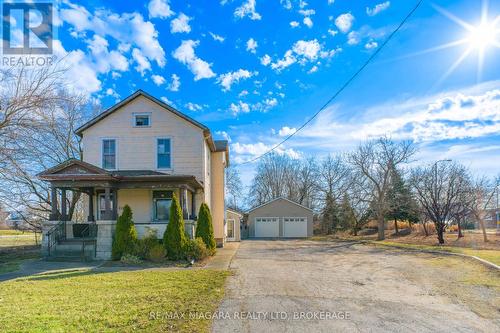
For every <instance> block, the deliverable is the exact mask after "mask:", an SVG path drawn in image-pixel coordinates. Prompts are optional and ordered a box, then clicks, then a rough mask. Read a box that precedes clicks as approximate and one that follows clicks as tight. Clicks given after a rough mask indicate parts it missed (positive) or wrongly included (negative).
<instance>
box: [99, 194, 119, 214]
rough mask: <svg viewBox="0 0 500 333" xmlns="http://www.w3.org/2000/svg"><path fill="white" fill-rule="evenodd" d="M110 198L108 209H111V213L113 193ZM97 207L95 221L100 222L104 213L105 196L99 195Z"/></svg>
mask: <svg viewBox="0 0 500 333" xmlns="http://www.w3.org/2000/svg"><path fill="white" fill-rule="evenodd" d="M110 198H111V202H110V204H111V205H110V208H111V211H113V207H114V205H115V199H114V197H113V193H110ZM97 206H98V212H99V213H98V215H97V219H99V220H100V219H101V217H102V216H104V214H105V213H106V195H105V194H104V193H99V195H98V201H97Z"/></svg>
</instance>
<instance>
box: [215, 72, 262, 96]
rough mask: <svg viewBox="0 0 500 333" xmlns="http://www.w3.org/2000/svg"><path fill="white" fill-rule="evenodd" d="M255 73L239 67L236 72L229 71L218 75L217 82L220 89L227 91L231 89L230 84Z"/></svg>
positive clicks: (255, 73)
mask: <svg viewBox="0 0 500 333" xmlns="http://www.w3.org/2000/svg"><path fill="white" fill-rule="evenodd" d="M257 74H258V72H250V71H248V70H246V69H239V70H237V71H236V72H229V73H225V74H221V75H219V77H218V78H217V83H219V84H220V85H221V86H222V90H224V91H228V90H231V86H232V85H233V84H234V83H238V82H240V80H246V79H249V78H251V77H252V76H255V75H257Z"/></svg>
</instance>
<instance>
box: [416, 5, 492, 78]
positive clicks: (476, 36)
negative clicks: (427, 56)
mask: <svg viewBox="0 0 500 333" xmlns="http://www.w3.org/2000/svg"><path fill="white" fill-rule="evenodd" d="M433 7H434V8H435V9H436V10H437V11H438V12H440V13H441V14H443V15H444V16H446V17H447V18H449V19H450V20H452V21H453V22H455V23H457V24H458V25H460V26H461V27H462V28H464V30H465V31H464V37H463V38H462V39H459V40H455V41H452V42H450V43H446V44H444V45H440V46H437V47H434V48H432V49H429V50H426V51H424V52H423V53H426V52H432V51H437V50H442V49H445V48H449V47H456V46H465V50H464V51H463V53H462V54H461V55H460V56H459V57H458V59H456V60H455V62H454V63H453V64H452V65H451V66H450V68H449V69H448V71H447V72H446V73H445V74H444V75H443V76H442V77H441V79H440V80H439V82H438V84H439V83H441V82H443V81H444V80H445V79H446V78H447V77H448V76H449V75H450V74H451V73H453V71H454V70H455V69H456V68H457V67H458V66H459V65H460V64H461V63H462V62H463V61H464V60H465V59H466V58H467V57H468V56H469V55H471V54H474V53H475V54H476V56H477V77H476V78H477V81H478V82H480V81H481V76H482V72H483V65H484V58H485V56H486V52H487V51H488V49H490V48H492V47H494V48H500V15H497V16H496V18H494V19H491V18H490V15H489V13H488V1H487V0H483V2H482V10H481V20H480V21H479V22H478V23H476V24H473V23H469V22H466V21H464V20H462V19H461V18H459V17H457V16H455V15H453V14H452V13H450V12H448V11H447V10H445V9H443V8H441V7H439V6H437V5H433Z"/></svg>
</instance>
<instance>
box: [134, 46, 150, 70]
mask: <svg viewBox="0 0 500 333" xmlns="http://www.w3.org/2000/svg"><path fill="white" fill-rule="evenodd" d="M132 58H133V59H134V60H135V62H136V63H137V66H136V67H135V69H136V70H137V71H138V72H139V73H141V76H144V73H145V72H146V71H149V70H151V63H150V62H149V61H148V59H147V58H146V57H145V56H144V55H143V54H142V52H141V50H139V49H133V50H132Z"/></svg>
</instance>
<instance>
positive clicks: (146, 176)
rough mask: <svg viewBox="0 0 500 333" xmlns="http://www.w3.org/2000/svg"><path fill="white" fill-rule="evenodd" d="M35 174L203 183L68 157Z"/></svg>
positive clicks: (56, 177)
mask: <svg viewBox="0 0 500 333" xmlns="http://www.w3.org/2000/svg"><path fill="white" fill-rule="evenodd" d="M37 176H38V177H39V178H40V179H43V180H47V181H68V180H69V181H85V180H104V181H110V182H121V181H131V182H140V181H153V182H156V181H164V182H186V183H188V184H190V185H192V186H194V188H203V184H202V183H201V182H200V181H198V180H197V179H196V177H195V176H193V175H177V174H176V175H171V174H167V173H163V172H158V171H154V170H117V171H108V170H104V169H102V168H99V167H97V166H95V165H93V164H90V163H87V162H83V161H80V160H77V159H69V160H67V161H65V162H63V163H61V164H58V165H56V166H54V167H52V168H49V169H47V170H45V171H42V172H41V173H39V174H38V175H37Z"/></svg>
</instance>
